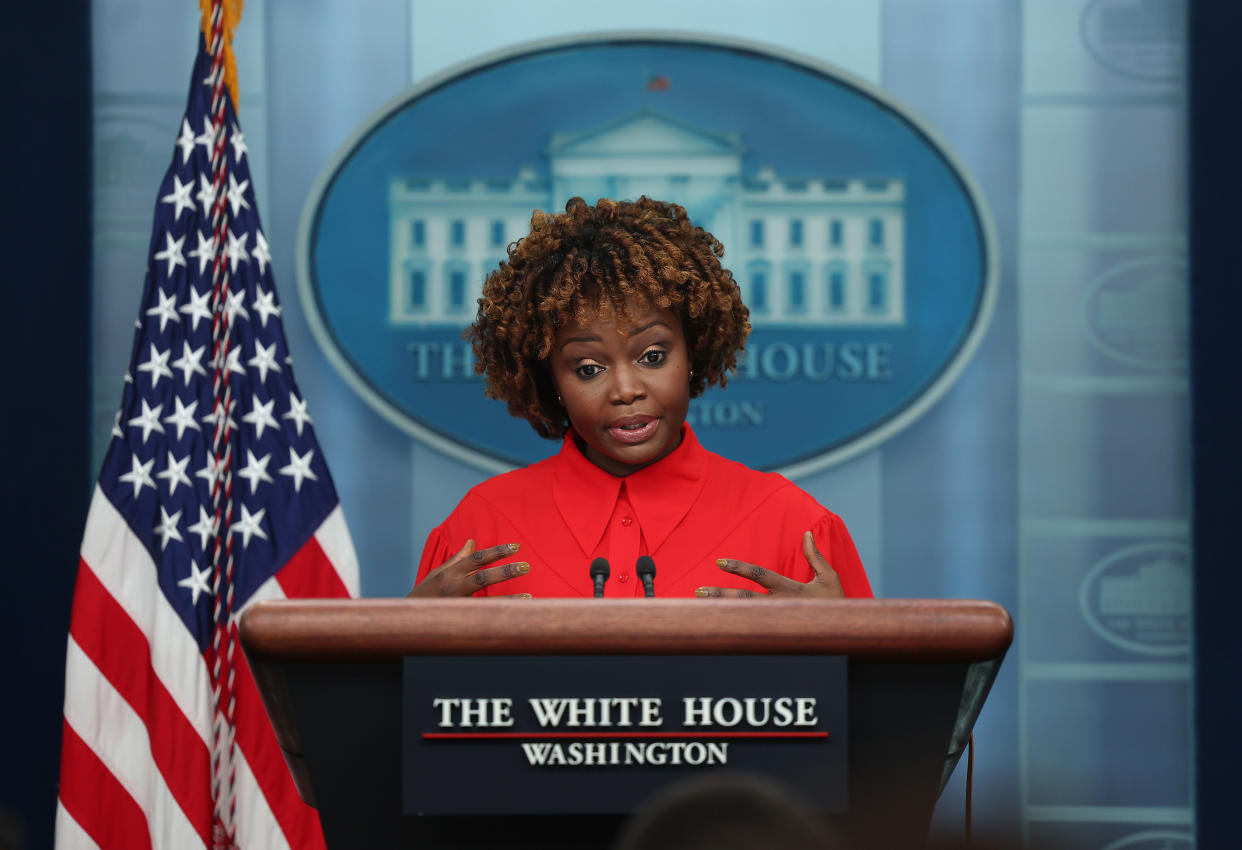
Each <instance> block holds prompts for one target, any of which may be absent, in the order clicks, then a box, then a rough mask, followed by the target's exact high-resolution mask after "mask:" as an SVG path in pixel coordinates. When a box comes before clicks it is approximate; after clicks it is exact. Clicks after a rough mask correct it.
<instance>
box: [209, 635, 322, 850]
mask: <svg viewBox="0 0 1242 850" xmlns="http://www.w3.org/2000/svg"><path fill="white" fill-rule="evenodd" d="M236 632H237V630H236V628H234V630H233V640H236V641H238V643H237V647H238V651H237V653H236V654H235V655H234V656H233V669H234V673H235V677H236V678H235V679H234V682H233V693H234V696H235V697H236V698H237V707H236V714H235V718H234V725H235V727H236V729H237V746H239V747H241V751H242V754H243V755H244V756H245V757H246V762H247V763H248V764H249V765H250V771H251V773H253V774H254V778H255V783H256V784H257V785H258V786H259V788H260V789H261V790H262V791H263V796H264V797H265V798H266V799H267V805H268V808H270V809H271V810H272V814H273V816H275V818H276V822H277V823H278V824H280V830H281V832H283V833H284V834H285V840H286V841H288V842H289V846H290V847H294V848H297V850H319V848H323V847H324V843H323V830H322V828H321V827H320V825H319V813H318V812H317V811H315V810H314V809H313V808H311V807H310V806H308V805H306V804H305V803H303V802H302V798H301V797H299V796H298V791H297V788H296V787H294V785H293V777H292V776H290V774H289V767H288V765H287V764H285V757H284V754H283V753H281V751H280V746H279V745H278V744H277V743H276V733H275V732H273V731H272V724H271V722H270V721H269V720H268V718H267V711H266V710H265V709H264V708H263V701H262V699H261V698H260V697H259V690H258V688H257V687H256V686H255V683H254V677H253V676H252V675H251V673H250V665H249V664H247V663H246V656H245V653H243V652H241V643H240V640H239V639H238V637H237V633H236ZM207 663H208V664H210V663H211V659H210V658H208V662H207Z"/></svg>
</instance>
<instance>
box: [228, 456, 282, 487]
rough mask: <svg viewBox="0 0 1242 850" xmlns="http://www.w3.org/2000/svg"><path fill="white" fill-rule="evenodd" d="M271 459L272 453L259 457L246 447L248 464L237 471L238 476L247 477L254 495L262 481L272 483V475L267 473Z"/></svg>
mask: <svg viewBox="0 0 1242 850" xmlns="http://www.w3.org/2000/svg"><path fill="white" fill-rule="evenodd" d="M271 460H272V456H271V454H265V455H263V458H262V459H259V458H257V457H255V456H254V452H252V451H250V449H246V466H245V468H243V469H242V470H241V471H240V472H238V473H237V477H238V478H245V479H246V483H248V484H249V485H250V494H251V495H254V491H255V490H257V489H258V487H259V483H260V482H263V481H266V482H267V483H269V484H271V483H272V480H273V479H272V476H270V475H268V474H267V465H268V463H269V462H270V461H271Z"/></svg>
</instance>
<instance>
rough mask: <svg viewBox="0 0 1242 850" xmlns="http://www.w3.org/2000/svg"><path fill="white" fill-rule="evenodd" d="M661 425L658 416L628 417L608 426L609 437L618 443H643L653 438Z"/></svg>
mask: <svg viewBox="0 0 1242 850" xmlns="http://www.w3.org/2000/svg"><path fill="white" fill-rule="evenodd" d="M659 424H660V420H659V418H658V417H656V416H626V417H625V418H624V419H618V420H616V421H615V422H610V423H609V424H608V436H610V437H612V438H613V439H614V440H616V441H617V442H618V443H629V444H634V443H641V442H644V441H646V440H648V439H650V438H651V435H652V434H654V433H655V429H656V427H657V426H658V425H659Z"/></svg>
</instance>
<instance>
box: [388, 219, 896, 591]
mask: <svg viewBox="0 0 1242 850" xmlns="http://www.w3.org/2000/svg"><path fill="white" fill-rule="evenodd" d="M723 253H724V248H723V246H722V245H721V243H720V242H719V240H717V239H716V238H715V237H714V236H712V235H711V234H710V233H708V232H707V231H705V230H703V229H702V228H701V227H696V226H695V225H693V224H692V223H691V222H690V220H689V218H688V216H687V215H686V211H685V210H684V209H683V208H682V207H680V206H678V205H676V204H672V203H664V202H660V201H655V200H651V199H649V198H640V199H639V200H638V201H634V202H627V201H613V200H607V199H601V200H600V201H599V202H598V203H597V204H596V205H595V206H589V205H587V204H586V203H585V202H584V201H583V200H582V199H581V198H573V199H571V200H570V201H569V203H568V204H566V207H565V212H564V213H563V214H558V215H548V214H546V213H542V212H536V213H535V214H534V215H533V217H532V219H531V232H530V235H528V236H526V237H525V238H523V239H522V240H520V241H518V242H516V243H514V244H513V245H511V246H510V247H509V251H508V260H507V262H502V263H501V265H500V267H499V268H498V269H497V270H495V271H493V272H492V273H491V275H490V276H489V277H488V279H487V281H486V283H485V285H484V289H483V297H482V298H481V299H480V300H479V310H478V314H477V317H476V319H475V322H474V324H473V325H472V326H471V328H470V330H469V332H468V336H469V338H470V340H471V341H472V343H473V345H474V352H475V358H476V366H475V368H476V370H478V371H479V372H480V373H481V374H483V375H484V376H485V379H486V393H487V395H488V396H489V397H491V398H495V399H498V400H501V401H504V402H505V403H506V404H507V405H508V408H509V412H510V413H511V414H512V415H513V416H515V417H518V418H521V419H525V420H526V421H527V422H528V423H530V426H531V427H532V428H534V429H535V431H536V432H537V433H538V434H539V435H540V436H542V437H546V438H548V439H553V440H560V441H561V447H560V451H559V452H558V453H557V454H555V455H553V456H552V457H550V458H548V459H546V460H543V461H540V462H538V463H536V464H533V465H531V466H528V467H526V468H524V469H518V470H514V471H513V472H509V473H506V474H503V475H498V476H496V477H494V478H491V479H489V480H487V481H484V482H483V483H482V484H480V485H478V486H477V487H475V488H473V489H472V490H471V491H470V492H469V493H467V494H466V497H465V498H464V499H462V501H461V503H460V504H458V506H457V507H456V509H454V511H453V512H452V514H450V516H449V517H448V518H447V519H446V520H445V521H444V522H443V523H442V524H441V525H440V526H439V527H437V528H436V529H435V530H434V531H432V533H431V535H430V536H429V537H428V540H427V543H426V546H425V547H424V549H423V555H422V559H421V562H420V564H419V569H418V575H417V578H416V583H415V587H414V589H413V591H411V594H410V595H411V596H467V595H476V596H493V595H526V594H529V595H532V596H539V597H557V596H568V597H576V596H588V597H589V596H591V595H593V594H594V595H601V593H600V591H601V590H602V595H605V596H608V597H634V596H643V595H658V596H701V597H736V596H760V595H768V594H770V595H772V596H785V597H791V596H802V597H841V596H849V597H869V596H871V595H872V592H871V587H870V584H869V583H868V581H867V575H866V573H865V571H864V570H863V566H862V564H861V562H860V561H859V558H858V553H857V551H856V549H855V547H854V544H853V541H852V540H851V539H850V535H849V532H848V531H847V530H846V527H845V524H844V522H842V520H841V518H840V517H838V516H837V515H836V514H834V513H832V512H831V511H829V510H828V509H826V508H824V507H823V506H821V505H820V504H818V503H817V502H816V501H815V499H813V498H812V497H811V496H810V495H808V494H807V493H805V492H803V491H802V490H801V489H799V488H798V487H796V486H794V485H793V484H792V483H791V482H789V481H788V480H787V479H785V478H784V477H782V476H780V475H777V474H774V473H762V472H757V471H755V470H752V469H749V468H747V467H745V466H743V465H742V464H739V463H735V462H733V461H730V460H727V459H726V458H723V457H721V456H720V455H717V454H715V453H713V452H710V451H708V450H707V449H705V448H704V447H703V446H702V445H701V444H700V443H699V441H698V438H697V437H696V436H695V433H694V430H693V429H692V428H691V427H690V425H689V424H688V423H687V422H686V414H687V411H688V410H689V404H690V399H692V398H694V397H696V396H698V395H700V394H702V393H703V392H704V391H705V390H706V389H707V388H708V387H709V386H712V385H716V386H724V384H725V382H726V380H727V376H728V373H729V372H730V370H732V369H733V368H734V367H735V366H736V365H737V357H738V354H739V353H740V352H741V350H742V348H743V346H744V345H745V343H746V338H747V335H748V334H749V332H750V322H749V318H748V317H749V313H748V311H747V309H746V306H745V305H744V304H743V303H742V299H741V295H740V293H739V291H738V286H737V284H736V283H735V282H734V280H733V276H732V274H731V273H730V272H729V271H728V270H727V269H725V268H723V267H722V266H721V264H720V257H721V256H722V255H723ZM807 427H814V423H810V422H808V424H807ZM656 564H658V565H659V571H658V574H656V569H655V565H656ZM592 565H594V566H592Z"/></svg>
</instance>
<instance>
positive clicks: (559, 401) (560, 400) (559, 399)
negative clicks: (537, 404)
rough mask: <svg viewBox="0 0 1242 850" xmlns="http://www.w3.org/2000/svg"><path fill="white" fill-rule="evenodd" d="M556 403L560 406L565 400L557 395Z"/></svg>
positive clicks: (563, 404)
mask: <svg viewBox="0 0 1242 850" xmlns="http://www.w3.org/2000/svg"><path fill="white" fill-rule="evenodd" d="M556 403H557V404H559V405H560V406H561V407H564V406H565V400H564V399H563V398H561V397H560V396H559V395H558V396H557V397H556Z"/></svg>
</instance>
